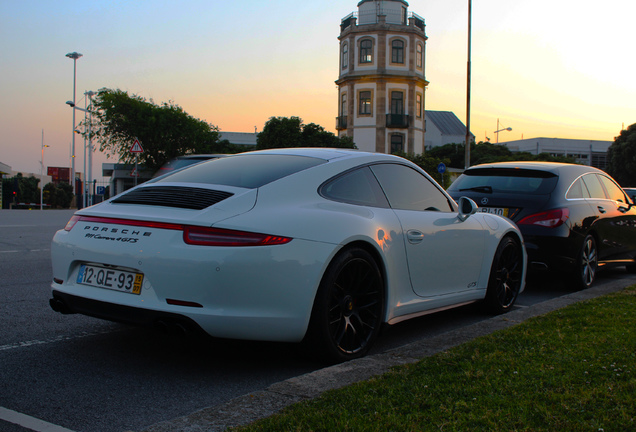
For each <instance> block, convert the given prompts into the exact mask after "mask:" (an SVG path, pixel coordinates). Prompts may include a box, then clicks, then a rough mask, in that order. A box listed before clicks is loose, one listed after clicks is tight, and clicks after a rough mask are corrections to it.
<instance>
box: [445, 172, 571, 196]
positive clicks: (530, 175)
mask: <svg viewBox="0 0 636 432" xmlns="http://www.w3.org/2000/svg"><path fill="white" fill-rule="evenodd" d="M558 180H559V177H558V176H557V175H556V174H554V173H551V172H547V171H538V170H528V169H518V168H478V169H471V170H468V171H466V172H464V174H463V175H462V176H460V177H459V178H458V179H457V180H455V182H454V183H453V184H452V185H451V186H450V187H449V188H448V190H449V191H458V192H465V191H473V192H483V193H523V194H530V195H544V194H549V193H551V192H552V191H553V190H554V188H555V187H556V184H557V182H558Z"/></svg>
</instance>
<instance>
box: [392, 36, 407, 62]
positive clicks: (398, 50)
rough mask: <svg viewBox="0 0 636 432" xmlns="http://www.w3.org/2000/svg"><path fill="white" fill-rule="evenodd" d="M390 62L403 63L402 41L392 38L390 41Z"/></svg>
mask: <svg viewBox="0 0 636 432" xmlns="http://www.w3.org/2000/svg"><path fill="white" fill-rule="evenodd" d="M391 63H399V64H404V41H401V40H394V41H393V42H392V43H391Z"/></svg>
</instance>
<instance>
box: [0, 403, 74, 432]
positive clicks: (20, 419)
mask: <svg viewBox="0 0 636 432" xmlns="http://www.w3.org/2000/svg"><path fill="white" fill-rule="evenodd" d="M0 420H4V421H7V422H9V423H13V424H17V425H18V426H22V427H23V428H27V429H29V430H32V431H35V432H73V431H72V430H70V429H66V428H63V427H62V426H57V425H54V424H53V423H48V422H45V421H44V420H40V419H36V418H35V417H31V416H28V415H26V414H21V413H19V412H16V411H12V410H10V409H6V408H3V407H0Z"/></svg>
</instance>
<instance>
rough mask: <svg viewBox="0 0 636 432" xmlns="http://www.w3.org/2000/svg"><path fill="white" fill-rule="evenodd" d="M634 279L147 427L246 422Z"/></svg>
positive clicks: (212, 428) (170, 431) (171, 430)
mask: <svg viewBox="0 0 636 432" xmlns="http://www.w3.org/2000/svg"><path fill="white" fill-rule="evenodd" d="M633 283H634V280H633V279H612V280H608V281H607V282H604V283H602V284H600V285H599V286H597V287H596V286H595V287H592V288H590V289H587V290H584V291H580V292H575V293H572V294H568V295H565V296H563V297H558V298H556V299H552V300H549V301H545V302H543V303H538V304H535V305H533V306H530V307H525V308H519V309H517V310H514V311H512V312H509V313H507V314H505V315H498V316H496V317H493V318H490V319H488V320H485V321H481V322H479V323H476V324H473V325H470V326H466V327H463V328H460V329H457V330H453V331H450V332H447V333H444V334H441V335H439V336H436V337H432V338H428V339H423V340H421V341H418V342H414V343H411V344H409V345H405V346H403V347H400V348H396V349H394V350H391V351H388V352H385V353H382V354H376V355H372V356H368V357H365V358H361V359H358V360H353V361H350V362H347V363H342V364H338V365H335V366H331V367H327V368H324V369H320V370H317V371H314V372H311V373H308V374H306V375H301V376H298V377H295V378H290V379H288V380H286V381H282V382H279V383H276V384H273V385H271V386H269V387H268V388H266V389H265V390H263V391H258V392H254V393H250V394H247V395H244V396H241V397H238V398H236V399H233V400H231V401H230V402H228V403H226V404H223V405H220V406H215V407H210V408H205V409H202V410H200V411H197V412H195V413H192V414H190V415H188V416H185V417H180V418H177V419H174V420H170V421H166V422H162V423H158V424H156V425H153V426H151V427H149V428H147V429H145V430H144V431H143V432H217V431H224V430H226V429H227V428H229V427H232V426H241V425H245V424H248V423H251V422H253V421H256V420H259V419H261V418H265V417H268V416H270V415H272V414H275V413H276V412H278V411H280V410H281V409H283V408H285V407H287V406H289V405H292V404H294V403H296V402H300V401H302V400H306V399H312V398H315V397H318V396H320V395H321V394H322V393H323V392H325V391H327V390H332V389H337V388H340V387H344V386H347V385H349V384H353V383H356V382H359V381H363V380H367V379H369V378H371V377H372V376H375V375H380V374H383V373H385V372H387V371H388V370H389V369H390V368H391V367H393V366H398V365H403V364H408V363H415V362H417V361H419V360H420V359H422V358H424V357H428V356H431V355H434V354H437V353H439V352H442V351H445V350H448V349H450V348H453V347H455V346H458V345H461V344H463V343H465V342H468V341H470V340H472V339H475V338H477V337H479V336H484V335H488V334H490V333H493V332H495V331H497V330H502V329H505V328H508V327H512V326H514V325H516V324H519V323H521V322H523V321H525V320H527V319H529V318H532V317H535V316H539V315H544V314H546V313H548V312H552V311H555V310H557V309H561V308H563V307H566V306H568V305H571V304H573V303H577V302H580V301H584V300H588V299H592V298H596V297H600V296H603V295H606V294H610V293H613V292H617V291H620V290H622V289H623V288H625V287H627V286H629V285H632V284H633Z"/></svg>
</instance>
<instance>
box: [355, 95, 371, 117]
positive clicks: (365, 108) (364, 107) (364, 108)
mask: <svg viewBox="0 0 636 432" xmlns="http://www.w3.org/2000/svg"><path fill="white" fill-rule="evenodd" d="M359 99H360V105H359V106H358V115H361V116H362V115H371V113H372V111H371V109H372V105H371V92H370V91H368V90H365V91H361V92H360V97H359Z"/></svg>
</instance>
